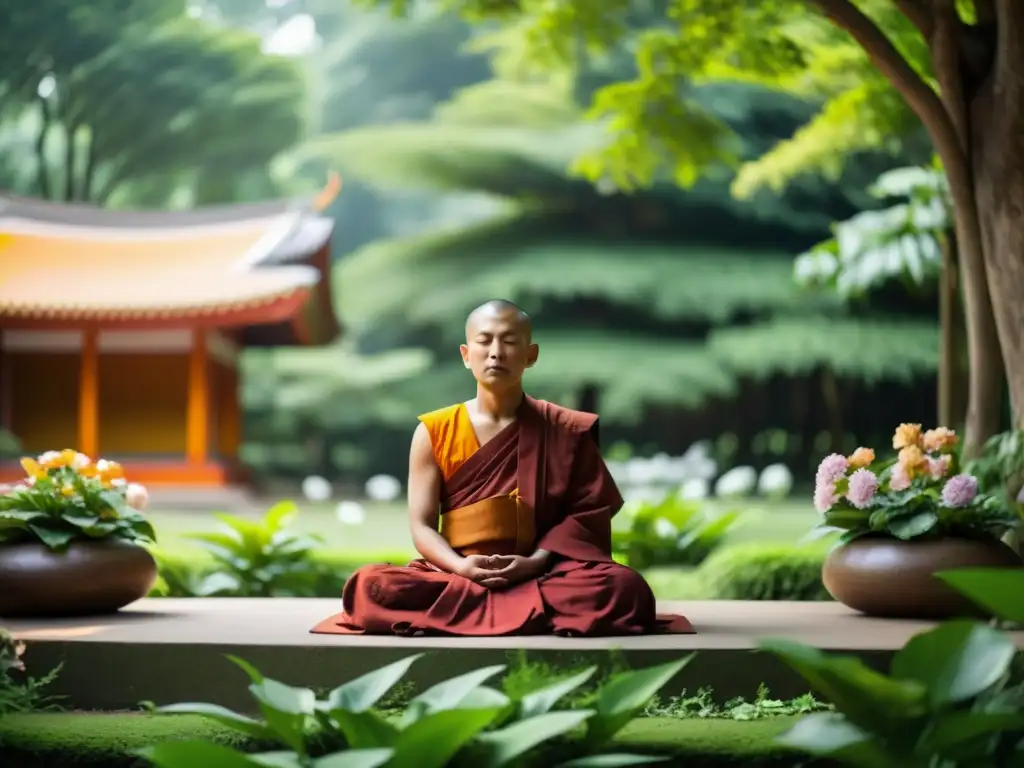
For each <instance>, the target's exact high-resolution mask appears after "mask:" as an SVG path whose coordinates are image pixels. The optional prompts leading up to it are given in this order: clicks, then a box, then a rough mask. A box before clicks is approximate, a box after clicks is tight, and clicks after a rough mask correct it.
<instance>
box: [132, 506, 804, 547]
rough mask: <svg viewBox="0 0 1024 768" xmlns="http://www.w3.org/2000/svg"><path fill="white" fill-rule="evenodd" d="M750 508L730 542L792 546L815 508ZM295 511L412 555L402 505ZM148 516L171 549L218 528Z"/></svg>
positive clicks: (354, 540)
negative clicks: (350, 518) (355, 512)
mask: <svg viewBox="0 0 1024 768" xmlns="http://www.w3.org/2000/svg"><path fill="white" fill-rule="evenodd" d="M270 503H272V502H268V506H269V504H270ZM709 503H711V504H715V505H720V506H721V508H722V509H729V508H731V507H729V506H726V505H721V504H720V502H709ZM748 504H749V506H750V512H749V513H748V515H749V518H748V521H747V523H746V524H745V525H743V526H741V527H740V528H738V529H737V530H736V531H735V532H734V533H732V534H731V535H730V536H729V542H730V543H738V542H748V541H756V542H760V543H766V544H791V543H794V542H795V541H797V540H798V539H799V538H800V537H801V536H803V535H804V534H806V533H807V532H808V531H809V530H810V528H811V526H813V525H814V523H815V517H816V516H815V512H814V509H813V508H812V507H811V504H810V502H809V501H808V500H805V499H803V498H795V499H791V500H787V501H783V502H766V501H760V500H755V501H752V502H748ZM299 507H300V510H301V512H300V514H299V516H298V517H297V519H296V521H295V522H294V523H293V529H294V530H295V531H297V532H302V533H313V534H317V535H319V536H320V537H322V538H323V540H324V546H325V548H328V549H333V550H339V551H345V552H352V553H356V552H392V553H400V552H408V553H409V554H412V552H413V550H412V543H411V542H410V539H409V529H408V525H407V522H406V512H405V504H404V502H400V503H391V504H379V503H373V502H366V503H364V507H365V509H366V520H365V522H363V523H362V524H361V525H344V524H342V523H341V522H339V521H338V519H337V517H336V516H335V514H334V506H333V505H325V504H311V503H307V502H299ZM151 517H152V519H153V522H154V525H155V526H156V531H157V538H158V541H159V543H160V546H161V548H163V549H167V550H170V551H174V550H180V549H182V548H183V547H184V548H191V547H193V546H194V545H193V544H191V543H190V542H189V541H188V539H187V538H186V536H187V534H189V533H194V532H197V531H210V530H214V529H215V528H217V526H218V525H219V522H218V520H217V519H216V518H215V517H214V516H213V514H212V513H207V512H196V511H154V512H153V513H152V515H151Z"/></svg>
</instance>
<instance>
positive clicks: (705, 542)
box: [612, 493, 743, 570]
mask: <svg viewBox="0 0 1024 768" xmlns="http://www.w3.org/2000/svg"><path fill="white" fill-rule="evenodd" d="M619 515H620V516H621V517H622V518H623V519H624V520H625V521H626V522H627V523H628V528H624V529H620V530H615V531H613V533H612V547H613V550H614V552H615V553H616V554H617V555H620V556H622V557H624V558H625V560H626V562H627V563H628V564H629V565H630V567H632V568H636V569H640V570H642V569H644V568H650V567H651V566H659V565H697V564H699V563H701V562H703V561H704V560H705V559H706V558H707V557H708V556H709V555H710V554H711V553H712V552H714V551H715V550H716V549H718V548H719V547H721V545H722V544H723V543H724V542H725V538H726V537H727V536H728V535H729V534H730V533H732V532H733V531H734V530H735V529H736V528H737V527H738V526H739V525H741V524H742V523H743V514H742V513H741V512H740V511H738V510H727V511H721V512H717V513H714V514H712V513H711V512H709V511H708V509H707V507H705V506H703V505H701V503H700V502H698V501H689V500H687V499H684V498H683V497H682V496H680V495H679V494H677V493H670V494H667V495H666V496H665V498H664V499H662V500H661V501H659V502H653V501H643V502H634V503H631V504H627V505H626V506H625V507H624V508H623V510H622V511H621V512H620V513H619Z"/></svg>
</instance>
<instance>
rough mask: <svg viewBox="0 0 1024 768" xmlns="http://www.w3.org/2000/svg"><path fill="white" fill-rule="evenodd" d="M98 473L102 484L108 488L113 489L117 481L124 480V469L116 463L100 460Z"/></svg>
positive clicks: (97, 463)
mask: <svg viewBox="0 0 1024 768" xmlns="http://www.w3.org/2000/svg"><path fill="white" fill-rule="evenodd" d="M96 473H97V475H98V476H99V478H100V482H101V483H103V485H104V486H105V487H107V488H111V487H113V485H114V481H115V480H123V479H124V467H122V466H121V465H120V464H118V463H117V462H116V461H107V460H106V459H100V460H99V461H97V462H96Z"/></svg>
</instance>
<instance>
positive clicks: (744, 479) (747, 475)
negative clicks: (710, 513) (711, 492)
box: [715, 467, 757, 499]
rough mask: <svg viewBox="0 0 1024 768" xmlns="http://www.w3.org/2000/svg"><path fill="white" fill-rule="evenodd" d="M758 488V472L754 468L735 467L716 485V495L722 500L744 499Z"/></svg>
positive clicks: (719, 479)
mask: <svg viewBox="0 0 1024 768" xmlns="http://www.w3.org/2000/svg"><path fill="white" fill-rule="evenodd" d="M756 486H757V470H756V469H754V468H753V467H733V468H732V469H730V470H729V471H728V472H726V473H725V474H724V475H722V476H721V477H720V478H718V481H717V482H716V483H715V495H716V496H719V497H722V498H732V499H738V498H744V497H746V496H749V495H750V492H751V491H753V490H754V488H755V487H756Z"/></svg>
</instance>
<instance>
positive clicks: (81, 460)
mask: <svg viewBox="0 0 1024 768" xmlns="http://www.w3.org/2000/svg"><path fill="white" fill-rule="evenodd" d="M90 464H92V459H90V458H89V457H88V456H86V455H85V454H84V453H76V454H75V458H73V459H72V460H71V468H72V469H84V468H85V467H88V466H89V465H90Z"/></svg>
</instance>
